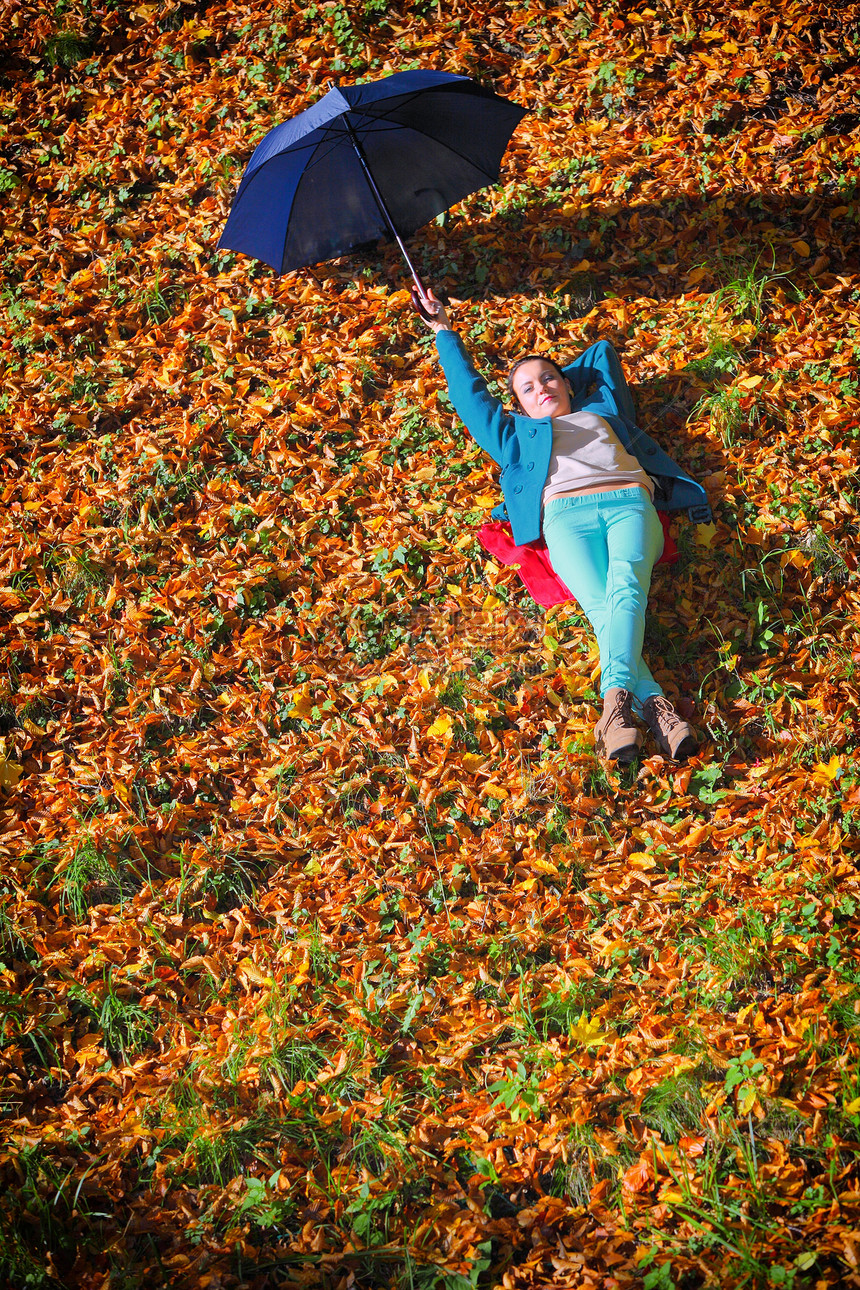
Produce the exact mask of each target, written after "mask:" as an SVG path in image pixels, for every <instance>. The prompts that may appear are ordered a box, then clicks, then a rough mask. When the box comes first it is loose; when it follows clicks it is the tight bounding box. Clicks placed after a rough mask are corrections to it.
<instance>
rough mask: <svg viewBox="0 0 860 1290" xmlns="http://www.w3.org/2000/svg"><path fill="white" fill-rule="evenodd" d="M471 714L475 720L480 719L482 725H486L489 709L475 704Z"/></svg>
mask: <svg viewBox="0 0 860 1290" xmlns="http://www.w3.org/2000/svg"><path fill="white" fill-rule="evenodd" d="M472 716H473V717H474V719H475V721H480V722H481V723H482V724H483V725H486V724H487V722H488V721H489V720H490V709H489V708H482V707H479V706H477V705H476V706H475V707H474V708H472Z"/></svg>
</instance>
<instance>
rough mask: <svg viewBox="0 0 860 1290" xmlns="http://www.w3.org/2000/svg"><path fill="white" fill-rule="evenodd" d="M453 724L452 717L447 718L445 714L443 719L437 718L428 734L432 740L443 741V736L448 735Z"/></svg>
mask: <svg viewBox="0 0 860 1290" xmlns="http://www.w3.org/2000/svg"><path fill="white" fill-rule="evenodd" d="M453 724H454V722H453V720H452V719H451V717H446V716H445V715H444V714H443V715H442V716H441V717H437V718H436V720H435V721H434V722H433V724H432V726H431V727H430V729H429V730H428V731H427V733H428V735H429V736H430V738H431V739H441V738H442V737H443V735H447V733H448V731H449V730H450V729H451V727H452V726H453Z"/></svg>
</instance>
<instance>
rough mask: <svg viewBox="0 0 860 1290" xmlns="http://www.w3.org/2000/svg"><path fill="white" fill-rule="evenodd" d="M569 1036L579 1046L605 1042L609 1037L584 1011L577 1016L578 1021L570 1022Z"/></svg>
mask: <svg viewBox="0 0 860 1290" xmlns="http://www.w3.org/2000/svg"><path fill="white" fill-rule="evenodd" d="M569 1034H570V1037H571V1039H572V1040H573V1042H574V1043H575V1044H578V1045H579V1047H580V1048H591V1047H593V1046H594V1045H595V1044H605V1043H606V1042H607V1040H608V1038H609V1036H608V1035H606V1034H605V1033H604V1032H603V1031H602V1030H601V1029H600V1025H599V1024H598V1022H596V1021H591V1020H590V1019H589V1018H588V1017H587V1016H586V1015H585V1013H583V1014H582V1016H581V1017H580V1018H579V1021H574V1022H572V1023H571V1026H570V1031H569Z"/></svg>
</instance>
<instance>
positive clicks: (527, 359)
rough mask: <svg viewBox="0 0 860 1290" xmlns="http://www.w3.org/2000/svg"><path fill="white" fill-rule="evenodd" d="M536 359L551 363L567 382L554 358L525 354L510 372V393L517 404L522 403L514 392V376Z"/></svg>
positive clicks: (544, 355) (545, 355) (546, 355)
mask: <svg viewBox="0 0 860 1290" xmlns="http://www.w3.org/2000/svg"><path fill="white" fill-rule="evenodd" d="M535 359H539V360H540V361H541V362H542V363H549V365H550V367H554V368H555V370H556V371H557V372H558V374H559V376H560V377H561V379H562V380H563V381H566V380H567V377H566V376H565V374H564V372H563V371H562V370H561V368H560V367H559V365H558V363H557V362H556V361H555V359H554V358H550V357H549V355H548V354H523V356H522V358H518V359H517V361H516V362H515V363H514V365H513V367H512V368H511V370H510V371H509V372H508V391H509V393H510V394H511V396H512V397H513V398H514V399H516V402H517V403H518V404H519V402H520V401H519V399H518V398H517V396H516V392H515V391H514V374H515V372H516V371H517V369H518V368H520V367H522V365H523V363H533V362H534V361H535ZM520 406H522V404H520Z"/></svg>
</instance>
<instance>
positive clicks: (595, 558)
mask: <svg viewBox="0 0 860 1290" xmlns="http://www.w3.org/2000/svg"><path fill="white" fill-rule="evenodd" d="M543 535H544V540H545V542H546V545H547V550H548V552H549V558H550V560H551V561H552V567H553V569H554V570H555V571H556V573H557V574H558V576H559V577H560V578H561V580H562V582H564V583H565V584H566V585H567V587H568V588H569V589H570V591H571V592H572V593H573V595H574V596H575V597H576V599H577V600H578V601H579V604H580V606H581V608H582V611H583V613H584V614H585V615H586V617H587V618H588V621H589V622H590V623H591V626H592V627H593V628H594V634H595V635H596V637H597V644H598V648H599V649H600V692H601V694H605V693H606V691H607V690H611V689H612V688H613V686H620V687H621V689H623V690H631V691H632V693H633V696H634V698H635V699H636V702H637V705H638V706H640V707H641V705H642V704H643V703H644V702H645V700H646V699H649V698H651V696H652V695H655V694H662V693H663V691H662V690H661V689H660V686H659V685H658V684H657V682H656V681H655V680H654V678H653V676H652V675H651V673H650V672H649V670H648V668H647V666H646V665H645V663H644V662H643V661H642V640H643V637H644V635H645V609H646V607H647V604H648V589H649V587H650V585H651V570H652V568H653V567H654V561H655V560H658V559H659V558H660V554H661V552H662V550H663V526H662V525H661V523H660V519H659V516H658V515H657V512H656V511H655V509H654V505H653V503H652V501H651V498H650V497H649V496H648V494H647V492H646V491H645V489H644V488H617V489H612V490H611V491H607V492H605V493H589V494H586V495H585V496H578V497H554V498H552V499H551V500H550V501H549V502H547V504H546V506H545V507H544V516H543Z"/></svg>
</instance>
